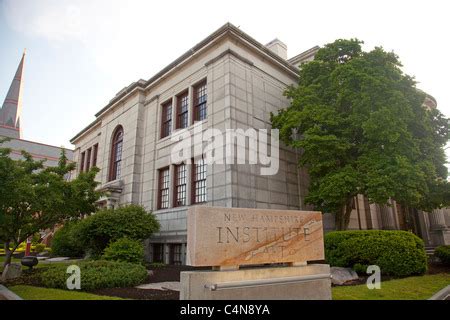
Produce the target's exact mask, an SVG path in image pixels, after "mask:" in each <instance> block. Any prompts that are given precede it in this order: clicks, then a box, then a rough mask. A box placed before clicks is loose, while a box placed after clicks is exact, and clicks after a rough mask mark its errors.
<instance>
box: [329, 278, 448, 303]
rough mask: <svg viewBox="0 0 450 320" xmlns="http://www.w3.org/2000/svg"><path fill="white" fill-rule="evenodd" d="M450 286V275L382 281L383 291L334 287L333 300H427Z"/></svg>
mask: <svg viewBox="0 0 450 320" xmlns="http://www.w3.org/2000/svg"><path fill="white" fill-rule="evenodd" d="M448 285H450V274H448V273H441V274H433V275H424V276H418V277H408V278H403V279H396V280H390V281H384V282H383V281H382V282H381V289H379V290H377V289H373V290H369V289H368V288H367V286H366V285H357V286H342V287H333V288H332V294H333V300H426V299H428V298H430V297H431V296H432V295H433V294H435V293H436V292H438V291H439V290H441V289H442V288H444V287H446V286H448Z"/></svg>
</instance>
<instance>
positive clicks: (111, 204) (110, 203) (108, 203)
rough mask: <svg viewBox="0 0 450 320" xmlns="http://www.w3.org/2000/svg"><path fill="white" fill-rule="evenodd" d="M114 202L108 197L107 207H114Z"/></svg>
mask: <svg viewBox="0 0 450 320" xmlns="http://www.w3.org/2000/svg"><path fill="white" fill-rule="evenodd" d="M114 202H115V201H114V200H113V199H111V198H108V199H106V209H114Z"/></svg>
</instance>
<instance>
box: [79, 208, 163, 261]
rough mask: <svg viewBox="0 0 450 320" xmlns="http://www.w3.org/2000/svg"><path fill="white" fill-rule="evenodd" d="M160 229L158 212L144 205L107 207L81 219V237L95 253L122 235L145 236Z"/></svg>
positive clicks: (87, 247)
mask: <svg viewBox="0 0 450 320" xmlns="http://www.w3.org/2000/svg"><path fill="white" fill-rule="evenodd" d="M158 230H159V222H158V221H157V219H156V217H155V215H154V214H153V213H151V212H147V211H145V209H144V208H143V207H141V206H137V205H129V206H126V207H120V208H117V209H104V210H100V211H98V212H96V213H95V214H93V215H91V216H89V217H87V218H86V219H83V220H81V225H80V228H79V229H78V231H77V238H78V240H79V241H80V242H81V243H82V244H83V246H84V247H85V249H86V250H87V251H88V252H89V253H90V254H92V255H93V256H94V257H97V256H101V255H102V254H103V250H105V248H106V247H107V246H108V245H109V244H110V243H111V242H114V241H116V240H119V239H120V238H129V239H133V240H140V241H142V240H145V239H147V238H150V236H151V235H152V234H153V233H154V232H157V231H158Z"/></svg>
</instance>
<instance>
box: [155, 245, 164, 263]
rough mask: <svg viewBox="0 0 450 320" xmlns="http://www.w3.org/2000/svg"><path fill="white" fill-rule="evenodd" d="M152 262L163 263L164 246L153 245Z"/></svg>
mask: <svg viewBox="0 0 450 320" xmlns="http://www.w3.org/2000/svg"><path fill="white" fill-rule="evenodd" d="M153 262H164V245H163V244H162V243H155V244H153Z"/></svg>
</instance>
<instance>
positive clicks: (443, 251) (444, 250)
mask: <svg viewBox="0 0 450 320" xmlns="http://www.w3.org/2000/svg"><path fill="white" fill-rule="evenodd" d="M434 256H435V257H438V258H439V260H441V262H442V263H443V264H446V265H450V246H440V247H437V248H436V249H435V250H434Z"/></svg>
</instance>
